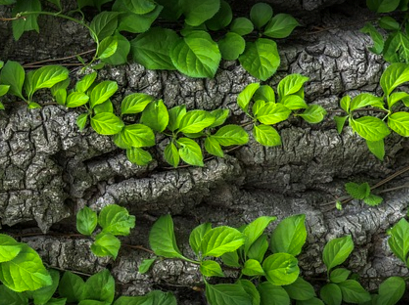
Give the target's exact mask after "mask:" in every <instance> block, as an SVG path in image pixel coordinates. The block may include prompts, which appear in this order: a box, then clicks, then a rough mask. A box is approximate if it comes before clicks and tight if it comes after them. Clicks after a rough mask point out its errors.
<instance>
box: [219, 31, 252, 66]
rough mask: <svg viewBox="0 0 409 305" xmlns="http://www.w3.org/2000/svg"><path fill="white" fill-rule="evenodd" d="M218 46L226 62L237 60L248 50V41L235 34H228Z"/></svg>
mask: <svg viewBox="0 0 409 305" xmlns="http://www.w3.org/2000/svg"><path fill="white" fill-rule="evenodd" d="M217 44H218V46H219V49H220V53H221V55H222V58H223V59H224V60H236V59H237V58H239V56H240V55H241V54H242V53H243V52H244V50H245V48H246V41H245V40H244V39H243V37H241V36H240V35H239V34H237V33H234V32H229V33H227V34H226V36H225V37H224V38H222V39H220V40H219V41H218V42H217Z"/></svg>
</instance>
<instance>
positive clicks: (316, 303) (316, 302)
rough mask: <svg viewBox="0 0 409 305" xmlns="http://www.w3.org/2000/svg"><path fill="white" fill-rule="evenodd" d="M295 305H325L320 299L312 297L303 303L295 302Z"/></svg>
mask: <svg viewBox="0 0 409 305" xmlns="http://www.w3.org/2000/svg"><path fill="white" fill-rule="evenodd" d="M297 305H325V304H324V302H323V301H321V300H320V299H318V298H316V297H313V298H311V299H308V300H305V301H297Z"/></svg>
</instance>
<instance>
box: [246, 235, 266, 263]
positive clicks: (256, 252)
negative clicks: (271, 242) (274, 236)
mask: <svg viewBox="0 0 409 305" xmlns="http://www.w3.org/2000/svg"><path fill="white" fill-rule="evenodd" d="M267 250H268V241H267V235H266V234H263V235H261V236H260V237H259V238H257V240H256V241H255V242H254V243H253V244H252V245H251V247H250V249H249V250H248V251H247V257H248V258H251V259H255V260H257V261H259V262H262V261H263V259H264V255H265V254H266V252H267Z"/></svg>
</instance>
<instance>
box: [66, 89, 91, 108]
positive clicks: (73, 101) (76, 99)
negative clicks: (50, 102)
mask: <svg viewBox="0 0 409 305" xmlns="http://www.w3.org/2000/svg"><path fill="white" fill-rule="evenodd" d="M88 100H89V96H88V95H86V94H85V93H83V92H71V93H70V94H69V95H68V97H67V102H66V106H67V107H68V108H76V107H80V106H83V105H85V104H86V103H88Z"/></svg>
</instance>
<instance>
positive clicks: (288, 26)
mask: <svg viewBox="0 0 409 305" xmlns="http://www.w3.org/2000/svg"><path fill="white" fill-rule="evenodd" d="M299 25H300V24H299V23H298V21H297V20H295V19H294V17H292V16H291V15H288V14H277V15H275V16H274V17H273V18H272V19H271V20H270V22H269V23H268V24H267V25H266V28H265V29H264V33H263V34H264V35H266V36H268V37H271V38H285V37H288V36H290V34H291V32H292V31H293V30H294V29H295V27H297V26H299Z"/></svg>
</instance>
